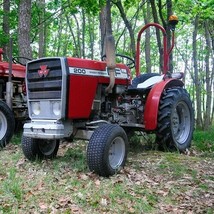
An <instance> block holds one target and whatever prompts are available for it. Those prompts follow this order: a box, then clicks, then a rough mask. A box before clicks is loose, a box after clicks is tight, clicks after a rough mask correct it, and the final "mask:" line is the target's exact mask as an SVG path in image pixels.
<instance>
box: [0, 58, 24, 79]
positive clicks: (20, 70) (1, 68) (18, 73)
mask: <svg viewBox="0 0 214 214" xmlns="http://www.w3.org/2000/svg"><path fill="white" fill-rule="evenodd" d="M8 75H9V63H8V62H0V76H8ZM12 76H13V77H17V78H25V66H22V65H19V64H12Z"/></svg>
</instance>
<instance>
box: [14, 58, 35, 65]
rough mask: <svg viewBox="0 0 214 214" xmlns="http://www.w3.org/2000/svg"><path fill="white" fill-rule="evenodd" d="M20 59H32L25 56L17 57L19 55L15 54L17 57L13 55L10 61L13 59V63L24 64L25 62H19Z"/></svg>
mask: <svg viewBox="0 0 214 214" xmlns="http://www.w3.org/2000/svg"><path fill="white" fill-rule="evenodd" d="M20 59H24V60H26V61H31V60H32V59H30V58H27V57H19V56H17V57H13V58H12V61H13V63H15V64H20V65H23V66H25V65H26V63H22V62H20Z"/></svg>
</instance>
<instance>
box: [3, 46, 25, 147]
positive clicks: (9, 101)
mask: <svg viewBox="0 0 214 214" xmlns="http://www.w3.org/2000/svg"><path fill="white" fill-rule="evenodd" d="M16 60H17V58H13V62H12V58H11V63H8V62H5V61H3V50H2V49H1V48H0V148H2V147H5V146H6V144H7V143H8V142H9V141H10V139H11V137H12V136H13V133H14V129H15V124H18V123H19V122H20V121H23V120H24V119H26V118H27V117H28V113H27V100H26V90H25V66H23V65H21V64H17V61H16Z"/></svg>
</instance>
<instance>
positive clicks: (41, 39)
mask: <svg viewBox="0 0 214 214" xmlns="http://www.w3.org/2000/svg"><path fill="white" fill-rule="evenodd" d="M38 4H39V9H40V14H39V58H42V57H44V56H45V23H44V16H45V0H39V1H38Z"/></svg>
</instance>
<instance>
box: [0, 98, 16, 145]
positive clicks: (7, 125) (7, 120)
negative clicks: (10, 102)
mask: <svg viewBox="0 0 214 214" xmlns="http://www.w3.org/2000/svg"><path fill="white" fill-rule="evenodd" d="M14 129H15V119H14V116H13V112H12V111H11V109H10V108H9V107H8V106H7V104H6V103H5V102H3V101H0V148H3V147H5V146H6V145H7V144H8V143H9V141H10V139H11V138H12V136H13V133H14Z"/></svg>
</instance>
